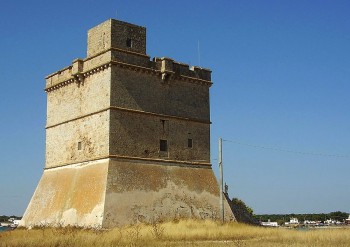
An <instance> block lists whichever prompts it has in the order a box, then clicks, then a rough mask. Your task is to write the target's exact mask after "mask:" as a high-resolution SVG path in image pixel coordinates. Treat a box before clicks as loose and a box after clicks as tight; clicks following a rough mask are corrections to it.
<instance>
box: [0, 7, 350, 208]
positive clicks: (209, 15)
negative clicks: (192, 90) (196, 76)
mask: <svg viewBox="0 0 350 247" xmlns="http://www.w3.org/2000/svg"><path fill="white" fill-rule="evenodd" d="M349 12H350V2H349V1H346V0H344V1H338V0H332V1H331V0H323V1H316V0H314V1H312V0H310V1H295V0H282V1H281V0H275V1H272V0H265V1H261V0H255V1H254V0H250V1H247V0H232V1H209V0H208V1H199V0H198V1H155V0H150V1H140V0H139V1H126V0H125V1H109V0H107V1H97V0H84V1H83V0H79V1H74V0H70V1H66V0H60V1H43V0H42V1H35V0H34V1H30V3H29V2H27V1H16V0H14V1H5V0H0V27H1V30H0V34H1V36H0V37H1V38H0V83H1V84H0V85H1V97H0V103H1V107H0V215H2V214H16V215H22V214H23V213H24V210H25V208H26V206H27V204H28V203H29V200H30V198H31V196H32V194H33V192H34V190H35V187H36V185H37V183H38V181H39V179H40V177H41V175H42V172H43V167H44V164H45V129H44V127H45V121H46V95H45V92H44V90H43V89H44V85H45V81H44V77H45V76H46V75H48V74H50V73H52V72H55V71H56V70H58V69H61V68H63V67H65V66H68V65H70V64H71V62H72V61H73V60H74V59H75V58H78V57H79V58H84V57H85V55H86V38H87V30H88V29H89V28H91V27H93V26H95V25H97V24H99V23H101V22H103V21H105V20H107V19H109V18H117V19H120V20H123V21H127V22H131V23H134V24H138V25H142V26H145V27H147V53H148V54H149V55H150V56H151V57H154V56H157V57H162V56H167V57H171V58H173V59H175V60H177V61H180V62H185V63H190V64H191V65H200V66H202V67H208V68H211V69H212V71H213V74H212V79H213V82H214V84H213V86H212V88H211V99H210V100H211V120H212V122H213V124H212V127H211V140H212V143H211V154H212V155H211V158H212V163H213V168H214V171H215V173H216V174H217V146H218V145H217V142H218V138H219V137H222V138H224V139H226V140H231V141H234V142H240V143H246V144H250V145H255V146H266V147H272V148H279V149H287V150H292V151H296V152H311V153H324V154H335V155H343V156H347V157H332V156H321V155H306V154H298V153H294V152H282V151H276V150H270V149H263V148H259V147H252V146H246V145H242V144H237V143H234V142H224V167H225V181H226V182H227V184H228V185H229V192H230V196H231V197H238V198H240V199H242V200H244V201H245V202H246V203H247V204H248V205H249V206H250V207H252V208H253V209H254V211H255V212H256V213H257V214H261V213H293V212H294V213H313V212H331V211H337V210H340V211H345V212H350V197H349V188H350V132H349V126H350V114H349V105H350V97H349V92H350V18H349ZM198 42H199V47H200V49H199V50H200V61H199V59H198Z"/></svg>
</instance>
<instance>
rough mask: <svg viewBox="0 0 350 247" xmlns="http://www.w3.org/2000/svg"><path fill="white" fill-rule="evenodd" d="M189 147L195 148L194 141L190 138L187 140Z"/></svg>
mask: <svg viewBox="0 0 350 247" xmlns="http://www.w3.org/2000/svg"><path fill="white" fill-rule="evenodd" d="M187 147H189V148H192V147H193V140H192V139H190V138H188V139H187Z"/></svg>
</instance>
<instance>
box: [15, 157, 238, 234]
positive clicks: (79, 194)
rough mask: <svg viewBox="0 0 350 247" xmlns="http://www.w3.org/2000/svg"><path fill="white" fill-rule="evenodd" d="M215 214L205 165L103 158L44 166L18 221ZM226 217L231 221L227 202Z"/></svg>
mask: <svg viewBox="0 0 350 247" xmlns="http://www.w3.org/2000/svg"><path fill="white" fill-rule="evenodd" d="M220 215H221V214H220V209H219V188H218V184H217V182H216V179H215V176H214V174H213V171H212V169H211V168H210V167H198V166H197V167H190V166H178V165H177V164H171V163H165V162H164V163H162V162H151V161H142V162H141V161H134V160H132V161H131V160H129V161H126V160H122V159H121V160H118V159H104V160H99V161H92V162H86V163H80V164H76V165H69V166H65V167H59V168H52V169H47V170H45V171H44V174H43V176H42V178H41V180H40V182H39V184H38V187H37V189H36V191H35V193H34V195H33V198H32V200H31V202H30V204H29V206H28V208H27V210H26V212H25V214H24V216H23V220H22V222H21V225H22V226H25V227H30V226H35V225H51V226H58V225H60V226H66V225H75V226H81V227H103V228H112V227H115V226H123V225H129V224H135V223H140V222H144V223H154V222H158V221H169V220H178V219H187V218H195V219H213V220H218V219H220ZM225 219H226V221H232V220H235V218H234V215H233V213H232V211H231V209H230V207H229V206H228V204H227V203H225Z"/></svg>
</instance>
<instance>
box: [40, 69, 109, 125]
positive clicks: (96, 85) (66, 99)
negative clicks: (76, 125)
mask: <svg viewBox="0 0 350 247" xmlns="http://www.w3.org/2000/svg"><path fill="white" fill-rule="evenodd" d="M109 104H110V68H109V69H105V70H102V71H100V72H98V73H95V74H92V75H91V76H88V77H86V78H84V80H83V81H82V82H80V83H78V82H73V83H69V84H67V85H65V86H62V87H60V88H58V89H56V90H53V91H49V92H48V93H47V123H46V125H47V126H48V127H50V126H52V125H55V124H59V123H62V122H65V121H69V120H72V119H75V118H78V117H81V116H84V115H87V114H90V113H93V112H96V111H100V110H101V109H104V108H106V107H109Z"/></svg>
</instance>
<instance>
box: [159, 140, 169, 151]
mask: <svg viewBox="0 0 350 247" xmlns="http://www.w3.org/2000/svg"><path fill="white" fill-rule="evenodd" d="M159 150H160V151H162V152H167V151H168V141H167V140H160V142H159Z"/></svg>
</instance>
